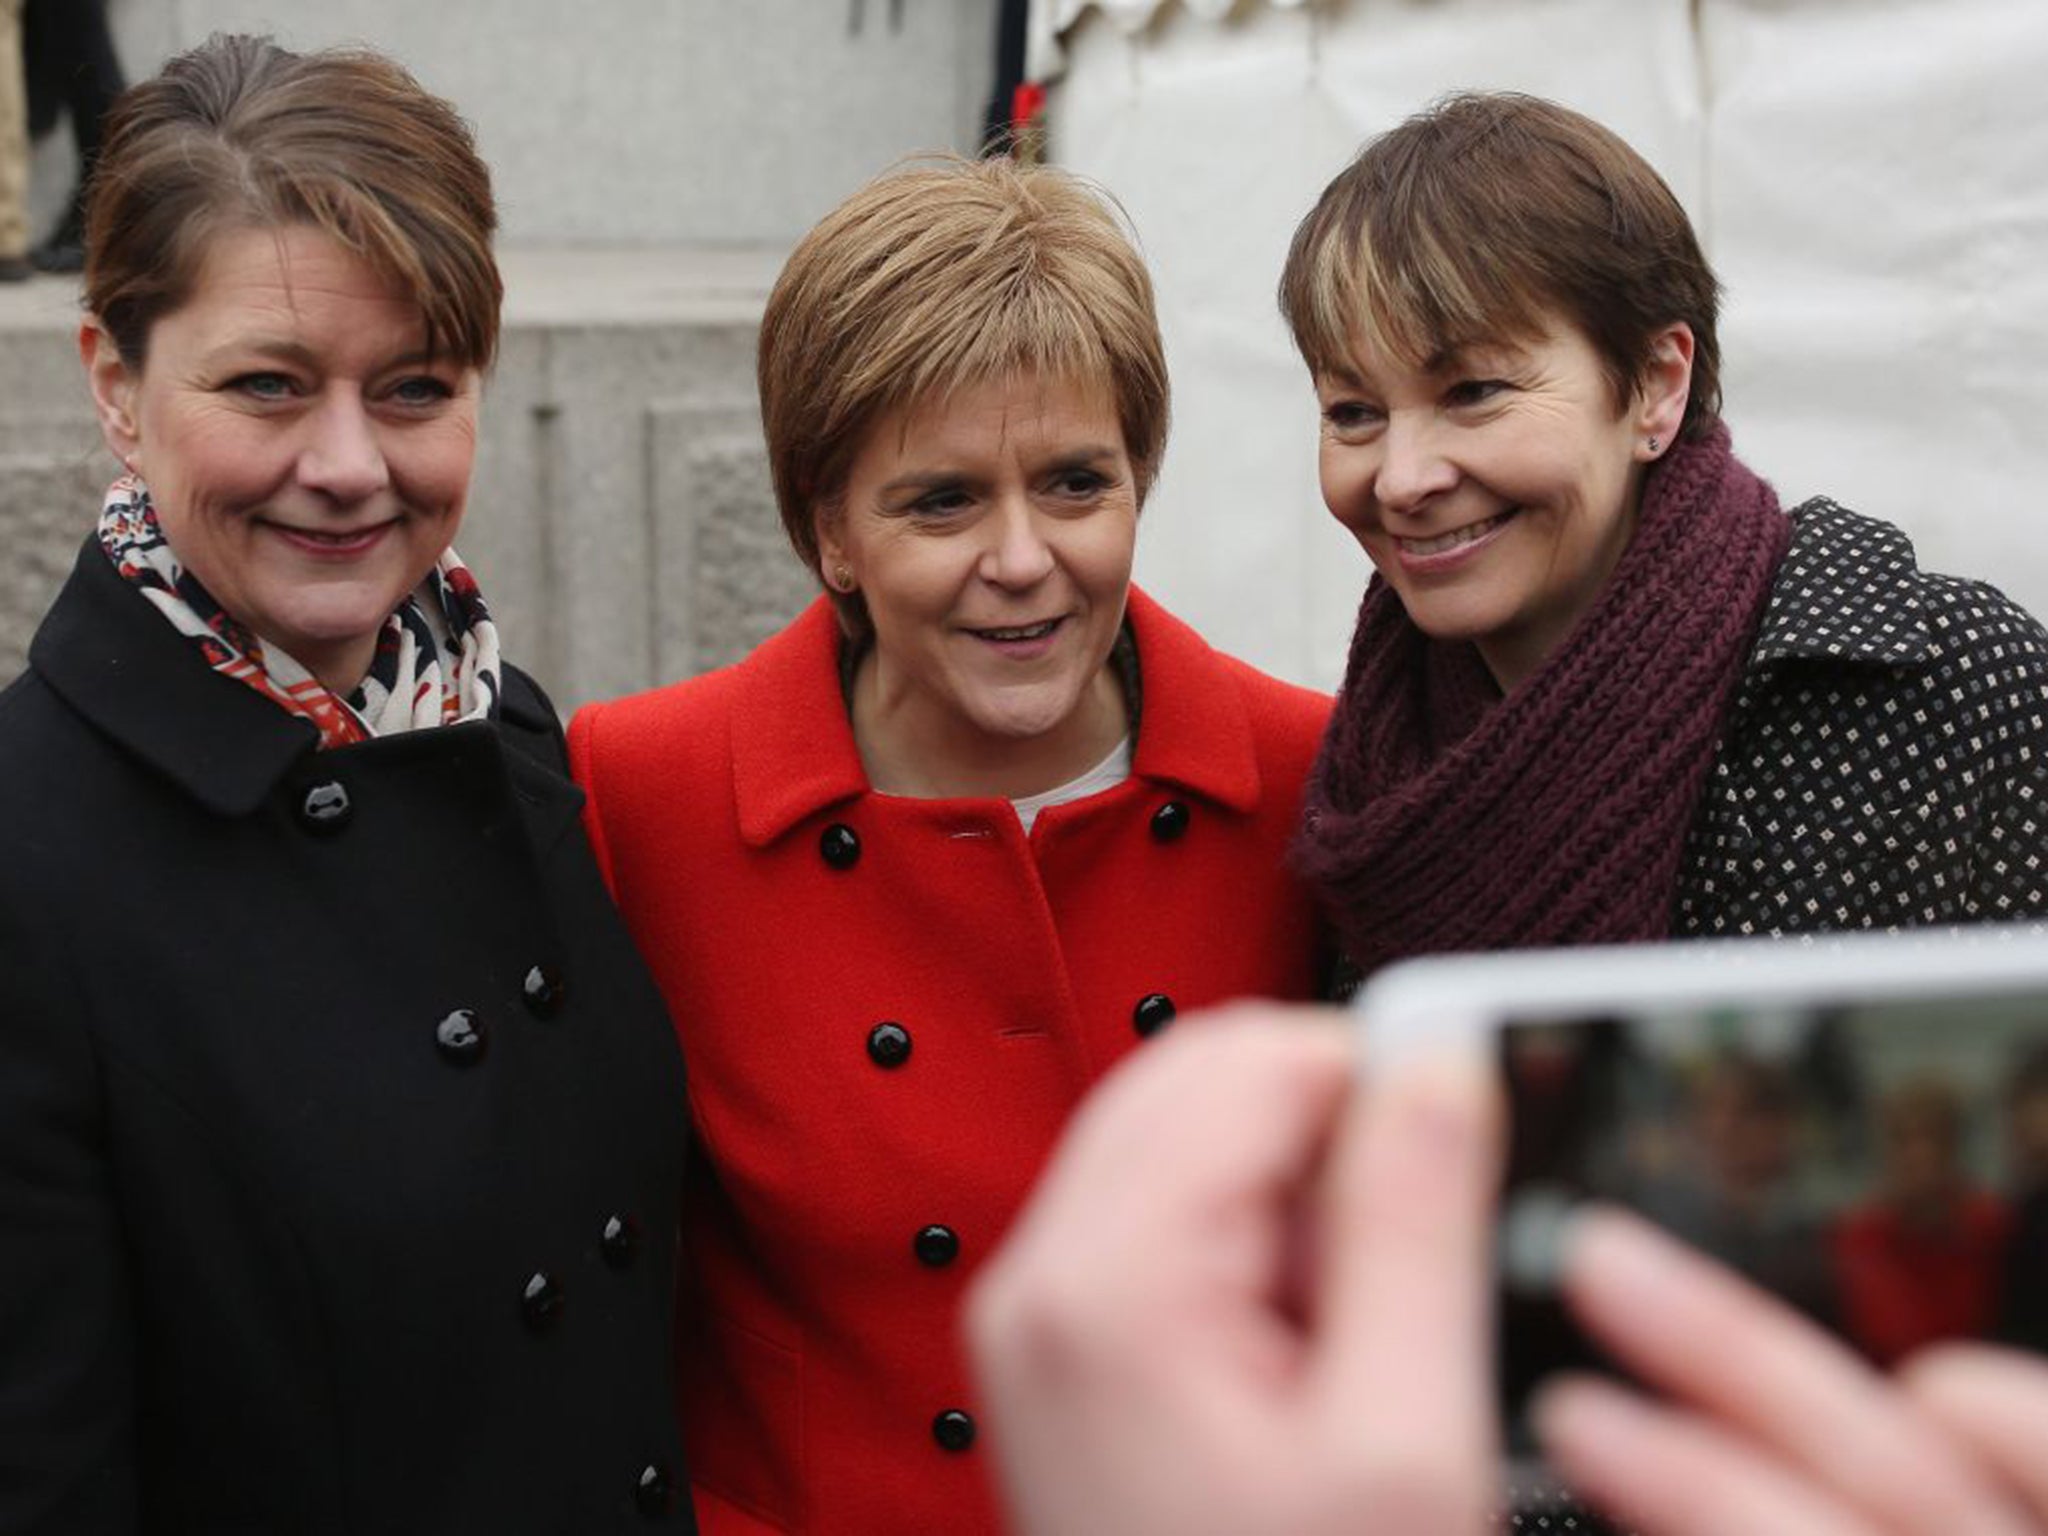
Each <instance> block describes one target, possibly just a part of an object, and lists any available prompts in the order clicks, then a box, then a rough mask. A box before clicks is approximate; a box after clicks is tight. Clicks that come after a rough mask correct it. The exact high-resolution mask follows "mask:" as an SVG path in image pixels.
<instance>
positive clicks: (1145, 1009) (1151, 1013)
mask: <svg viewBox="0 0 2048 1536" xmlns="http://www.w3.org/2000/svg"><path fill="white" fill-rule="evenodd" d="M1178 1011H1179V1010H1177V1009H1176V1008H1175V1007H1174V1006H1173V999H1172V998H1170V997H1168V996H1167V995H1166V994H1165V993H1164V992H1147V993H1146V994H1145V995H1144V996H1143V997H1141V998H1139V999H1138V1006H1137V1007H1135V1008H1133V1009H1132V1010H1131V1023H1132V1024H1133V1025H1135V1026H1136V1027H1137V1031H1138V1033H1139V1034H1141V1035H1154V1034H1157V1033H1158V1032H1159V1031H1160V1030H1162V1029H1164V1028H1166V1026H1167V1025H1169V1024H1171V1023H1172V1022H1173V1016H1174V1014H1175V1013H1176V1012H1178Z"/></svg>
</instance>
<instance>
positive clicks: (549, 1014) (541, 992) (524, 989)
mask: <svg viewBox="0 0 2048 1536" xmlns="http://www.w3.org/2000/svg"><path fill="white" fill-rule="evenodd" d="M519 991H520V993H521V995H522V996H524V997H525V999H526V1008H527V1011H528V1012H529V1013H531V1014H532V1015H533V1016H534V1017H535V1018H537V1019H552V1018H553V1017H554V1016H555V1015H556V1014H558V1013H560V1012H561V1011H562V1000H563V999H564V998H566V997H567V996H568V995H569V989H568V987H567V985H565V984H564V982H563V981H562V973H561V972H560V971H558V970H556V969H555V968H554V967H553V966H551V965H536V966H534V967H533V968H532V969H531V970H529V971H528V972H527V973H526V975H525V977H524V978H523V979H522V980H521V981H520V983H519Z"/></svg>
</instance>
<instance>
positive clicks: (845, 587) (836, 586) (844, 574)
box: [832, 565, 853, 592]
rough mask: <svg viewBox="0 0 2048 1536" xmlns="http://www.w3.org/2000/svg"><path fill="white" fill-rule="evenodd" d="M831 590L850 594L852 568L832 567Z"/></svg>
mask: <svg viewBox="0 0 2048 1536" xmlns="http://www.w3.org/2000/svg"><path fill="white" fill-rule="evenodd" d="M832 590H833V591H834V592H851V591H852V590H853V567H852V566H850V565H835V566H833V567H832Z"/></svg>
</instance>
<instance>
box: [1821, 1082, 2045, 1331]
mask: <svg viewBox="0 0 2048 1536" xmlns="http://www.w3.org/2000/svg"><path fill="white" fill-rule="evenodd" d="M1962 1130H1963V1100H1962V1095H1961V1093H1960V1092H1959V1091H1958V1089H1957V1088H1956V1086H1955V1085H1954V1084H1953V1083H1951V1082H1950V1081H1948V1080H1947V1079H1946V1078H1943V1077H1938V1076H1935V1075H1932V1074H1928V1075H1923V1076H1918V1077H1913V1078H1909V1079H1907V1080H1906V1081H1905V1082H1903V1083H1900V1084H1899V1085H1898V1086H1897V1087H1895V1088H1893V1089H1892V1090H1891V1091H1890V1092H1889V1093H1887V1094H1886V1095H1885V1096H1884V1098H1883V1099H1882V1100H1881V1101H1880V1103H1879V1106H1878V1143H1877V1145H1878V1174H1877V1187H1876V1192H1875V1194H1874V1196H1873V1198H1872V1199H1871V1200H1870V1201H1869V1202H1868V1203H1867V1204H1865V1205H1863V1206H1862V1207H1860V1208H1858V1209H1855V1210H1852V1211H1850V1212H1849V1213H1847V1214H1846V1215H1845V1216H1844V1217H1843V1218H1842V1221H1841V1223H1840V1225H1839V1226H1838V1227H1837V1228H1836V1229H1835V1234H1834V1255H1835V1265H1836V1284H1837V1285H1838V1286H1839V1288H1840V1291H1841V1298H1842V1322H1843V1328H1844V1331H1845V1332H1846V1333H1847V1334H1848V1336H1849V1337H1850V1338H1851V1339H1853V1340H1854V1341H1855V1342H1856V1343H1857V1344H1859V1345H1861V1346H1862V1348H1863V1349H1864V1350H1865V1351H1866V1352H1868V1353H1869V1355H1870V1356H1871V1358H1872V1359H1874V1360H1876V1361H1877V1362H1878V1363H1879V1364H1881V1365H1889V1364H1891V1363H1893V1362H1895V1361H1897V1360H1900V1359H1902V1358H1904V1357H1905V1356H1906V1355H1907V1354H1909V1353H1911V1352H1912V1351H1913V1350H1915V1349H1918V1348H1919V1347H1920V1346H1922V1345H1924V1344H1932V1343H1935V1342H1937V1341H1939V1340H1945V1339H1958V1338H1982V1337H1985V1336H1988V1335H1989V1334H1990V1333H1991V1332H1992V1331H1993V1325H1994V1323H1996V1321H1997V1316H1998V1302H1999V1292H2000V1286H2001V1282H2002V1270H2003V1265H2004V1262H2005V1247H2006V1239H2007V1236H2008V1233H2009V1231H2010V1227H2011V1218H2010V1215H2009V1213H2008V1212H2007V1210H2006V1207H2005V1204H2004V1202H2002V1201H2001V1200H1999V1199H1998V1197H1997V1196H1995V1195H1993V1194H1991V1193H1990V1192H1989V1191H1987V1190H1984V1189H1981V1188H1978V1187H1977V1186H1976V1185H1975V1184H1974V1183H1973V1182H1972V1180H1971V1178H1970V1176H1969V1173H1968V1171H1967V1170H1966V1169H1965V1167H1964V1161H1963V1145H1962Z"/></svg>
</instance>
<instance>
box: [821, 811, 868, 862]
mask: <svg viewBox="0 0 2048 1536" xmlns="http://www.w3.org/2000/svg"><path fill="white" fill-rule="evenodd" d="M818 853H819V855H820V856H821V857H822V858H823V859H824V860H825V862H826V863H827V864H830V865H831V866H832V867H833V868H834V869H851V868H853V866H854V865H856V864H858V863H859V862H860V838H859V837H858V836H856V835H855V833H854V830H853V828H851V827H849V826H848V825H847V824H846V823H845V822H843V821H835V822H833V823H832V825H831V826H829V827H827V828H826V829H825V830H824V831H823V832H820V833H819V834H818Z"/></svg>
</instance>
